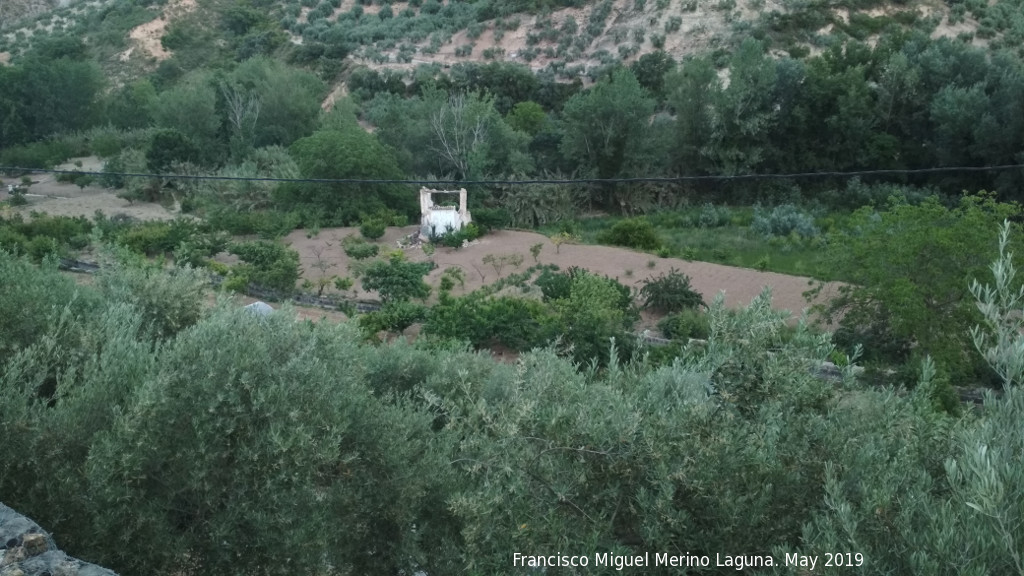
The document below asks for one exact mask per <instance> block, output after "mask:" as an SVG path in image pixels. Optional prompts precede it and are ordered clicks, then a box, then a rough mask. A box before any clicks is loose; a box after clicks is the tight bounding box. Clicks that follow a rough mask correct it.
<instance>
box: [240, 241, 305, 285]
mask: <svg viewBox="0 0 1024 576" xmlns="http://www.w3.org/2000/svg"><path fill="white" fill-rule="evenodd" d="M228 252H230V253H232V254H235V255H236V256H238V257H239V258H240V259H241V260H242V262H244V264H239V265H238V266H236V267H235V268H234V270H233V273H234V274H236V275H237V276H238V277H242V278H245V279H246V280H247V281H249V282H252V283H254V284H257V285H259V286H262V287H263V288H269V289H271V290H277V291H278V292H281V293H282V294H283V295H285V296H287V295H290V294H291V293H292V292H294V291H295V283H296V282H297V281H298V279H299V254H298V252H296V251H295V250H292V249H291V248H289V247H287V246H285V245H283V244H280V243H278V242H273V241H270V240H254V241H251V242H241V243H235V244H232V245H231V246H230V247H229V248H228Z"/></svg>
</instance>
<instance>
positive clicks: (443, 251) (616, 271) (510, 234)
mask: <svg viewBox="0 0 1024 576" xmlns="http://www.w3.org/2000/svg"><path fill="white" fill-rule="evenodd" d="M3 189H6V186H4V187H3ZM32 193H33V194H39V195H38V196H30V197H29V201H30V204H29V205H28V206H23V207H20V208H18V209H16V210H18V211H20V212H23V213H26V214H27V213H28V212H30V211H33V210H38V211H43V212H47V213H50V214H54V215H58V214H60V215H67V216H89V217H91V216H92V215H93V214H94V213H95V211H96V210H102V211H103V212H104V214H106V215H107V216H114V215H116V214H127V215H129V216H132V217H135V218H138V219H141V220H152V219H172V218H174V217H175V214H174V213H172V212H171V211H169V210H167V209H166V208H164V207H162V206H160V205H157V204H149V203H136V204H134V205H129V204H128V202H127V201H125V200H123V199H121V198H118V197H117V196H116V195H114V194H113V192H111V191H109V190H105V189H101V188H91V187H86V188H85V189H84V190H79V189H78V187H77V186H74V185H71V184H61V183H58V182H54V181H52V178H50V177H49V176H47V177H44V178H40V179H39V181H38V183H36V184H33V186H32ZM0 199H2V198H0ZM417 229H418V226H406V227H404V228H388V230H387V232H386V233H385V235H384V237H383V238H381V239H380V240H378V241H377V242H376V244H379V245H380V246H381V254H382V255H383V254H385V253H386V252H388V251H391V250H397V249H399V247H398V241H399V240H400V239H403V238H405V237H407V236H408V235H410V234H412V233H413V232H415V231H416V230H417ZM348 235H354V236H359V230H358V229H357V228H324V229H322V230H320V231H319V233H318V234H316V235H315V236H313V237H312V238H310V237H309V236H311V234H307V231H305V230H295V231H293V232H292V233H291V234H289V235H288V236H286V237H285V238H284V241H285V242H286V243H287V244H290V245H291V246H292V248H294V249H295V250H296V251H297V252H298V253H299V257H300V263H301V266H302V275H303V278H304V279H308V280H311V281H313V282H316V280H317V279H319V278H320V277H322V276H327V277H331V276H339V277H346V276H351V272H350V270H349V264H350V263H351V259H350V258H349V257H348V256H347V255H346V254H345V252H344V250H343V249H342V243H341V241H342V239H343V238H345V236H348ZM535 244H542V245H543V248H542V249H541V252H540V257H539V263H541V264H555V265H557V266H558V267H559V268H560V269H561V270H565V269H567V268H569V267H572V266H578V267H580V268H584V269H587V270H589V271H591V272H593V273H596V274H599V275H604V276H608V277H611V278H616V279H617V280H619V281H620V282H622V283H623V284H625V285H627V286H630V287H633V288H637V289H639V288H640V287H641V286H642V285H643V281H644V280H646V279H648V278H651V277H655V276H658V275H660V274H664V273H667V272H669V270H670V269H672V268H675V269H677V270H679V271H680V272H682V273H684V274H686V275H688V276H689V277H690V278H691V283H692V286H693V288H694V289H695V290H697V291H698V292H700V293H701V294H702V295H703V296H704V299H705V301H706V302H708V303H710V302H711V300H712V299H713V298H714V297H715V296H716V295H717V294H718V293H720V292H721V293H723V294H724V295H725V303H726V305H727V306H729V307H733V308H736V307H741V306H746V305H748V304H750V301H751V300H752V299H753V298H754V297H756V296H757V295H758V294H760V292H761V290H762V289H764V287H765V286H769V287H771V288H772V304H773V307H774V308H776V309H778V310H788V311H790V312H791V313H792V320H793V321H795V320H796V319H797V318H798V317H799V315H800V313H801V311H803V310H804V309H805V308H807V307H808V306H810V304H811V303H808V302H807V300H806V299H805V298H804V296H803V293H804V292H806V291H807V290H808V289H810V288H811V286H810V281H811V279H810V278H806V277H803V276H788V275H785V274H777V273H774V272H759V271H757V270H750V269H747V268H736V267H733V266H725V265H722V264H712V263H709V262H691V261H687V260H682V259H678V258H658V257H657V256H654V255H652V254H646V253H643V252H636V251H633V250H629V249H625V248H616V247H610V246H595V245H584V244H563V245H562V246H561V248H560V250H559V251H558V252H556V250H555V245H554V244H553V243H552V242H551V241H550V240H549V239H548V238H547V237H546V236H543V235H541V234H538V233H535V232H527V231H515V230H500V231H497V232H494V233H492V234H489V235H487V236H484V237H483V238H480V239H479V240H477V241H475V242H474V243H472V244H471V245H469V246H467V247H465V248H461V249H458V250H455V249H452V248H446V247H438V248H437V250H436V252H435V254H434V255H433V256H432V257H429V258H428V257H427V255H426V254H424V253H423V250H422V248H421V247H419V246H412V247H409V248H405V249H404V252H405V255H406V258H408V259H409V260H410V261H413V262H422V261H426V260H428V259H432V260H433V261H434V263H435V264H436V265H437V266H436V268H435V269H434V270H433V271H432V272H431V273H430V274H429V275H428V276H427V277H426V281H427V283H428V284H430V285H432V286H434V287H435V288H436V287H437V286H438V284H439V283H440V278H441V275H442V274H443V272H444V270H445V269H447V268H451V267H456V268H460V269H461V270H462V271H463V273H464V275H465V286H464V287H462V286H456V288H455V290H454V294H456V295H460V294H464V293H468V292H471V291H473V290H476V289H478V288H480V287H482V286H484V285H485V284H491V283H493V282H495V281H496V280H498V279H499V275H498V273H497V271H496V270H495V269H494V267H493V266H491V265H488V264H484V262H483V259H484V257H485V256H487V255H488V254H494V255H496V256H501V255H505V254H520V255H522V257H523V264H522V265H521V266H520V267H519V268H518V269H515V268H513V267H512V266H506V267H505V268H504V269H503V270H502V271H501V276H500V277H505V276H508V275H509V274H512V273H515V272H517V271H522V270H524V269H526V268H527V267H529V266H531V265H533V264H534V262H533V258H532V256H531V255H530V247H531V246H533V245H535ZM218 260H221V261H224V262H226V263H235V261H236V259H235V258H234V257H231V256H228V255H224V254H222V255H221V257H218ZM838 286H839V285H838V284H836V283H832V284H829V285H828V286H827V287H826V289H825V290H823V291H822V294H821V295H820V296H819V299H818V300H816V302H820V301H823V300H825V299H827V298H828V297H829V296H830V295H832V294H834V292H835V290H836V288H837V287H838ZM327 292H335V293H336V291H334V288H333V286H332V287H330V288H328V289H327ZM344 295H345V296H349V297H356V298H371V299H372V298H376V296H377V295H376V294H375V293H373V292H366V291H364V290H362V288H361V287H360V284H359V282H358V281H357V282H356V284H355V288H354V289H353V290H351V291H349V292H347V293H345V294H344ZM254 301H255V300H254V299H251V298H241V299H240V300H239V303H240V304H241V305H245V304H249V303H251V302H254ZM296 311H297V313H298V314H299V316H300V317H303V318H309V319H320V318H322V317H326V318H328V319H329V320H332V321H341V320H343V319H344V318H345V315H344V314H341V313H339V312H329V311H325V310H318V309H306V308H300V307H296ZM656 321H657V317H654V316H651V315H649V314H645V315H644V316H643V318H642V320H641V323H640V329H641V330H642V329H644V328H649V327H651V326H653V325H654V324H655V323H656Z"/></svg>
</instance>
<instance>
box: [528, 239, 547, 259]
mask: <svg viewBox="0 0 1024 576" xmlns="http://www.w3.org/2000/svg"><path fill="white" fill-rule="evenodd" d="M543 248H544V243H543V242H538V243H536V244H534V245H532V246H530V255H531V256H533V263H534V264H536V263H537V262H539V258H540V251H541V250H542V249H543Z"/></svg>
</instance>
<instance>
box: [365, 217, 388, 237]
mask: <svg viewBox="0 0 1024 576" xmlns="http://www.w3.org/2000/svg"><path fill="white" fill-rule="evenodd" d="M387 228H388V223H387V222H386V221H384V220H382V219H380V218H368V219H366V220H363V223H362V224H360V225H359V233H360V234H362V235H363V237H364V238H366V239H367V240H376V239H378V238H380V237H381V236H383V235H384V232H386V231H387Z"/></svg>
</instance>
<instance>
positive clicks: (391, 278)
mask: <svg viewBox="0 0 1024 576" xmlns="http://www.w3.org/2000/svg"><path fill="white" fill-rule="evenodd" d="M431 268H433V263H431V262H420V263H416V262H405V261H403V260H401V259H399V258H390V259H389V260H387V261H386V262H385V261H381V260H378V261H375V262H373V263H372V264H370V266H369V267H368V268H367V269H366V271H365V272H364V273H363V277H362V284H363V289H365V290H373V291H375V292H377V294H378V295H379V296H380V299H381V301H382V302H384V303H388V302H404V301H407V300H410V299H412V298H417V299H426V298H427V296H430V285H428V284H427V283H426V282H424V281H423V276H424V275H426V274H427V273H428V272H430V270H431Z"/></svg>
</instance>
